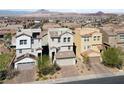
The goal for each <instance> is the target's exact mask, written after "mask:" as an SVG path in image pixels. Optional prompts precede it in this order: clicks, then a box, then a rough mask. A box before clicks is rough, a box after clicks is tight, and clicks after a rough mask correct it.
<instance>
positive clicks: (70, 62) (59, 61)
mask: <svg viewBox="0 0 124 93" xmlns="http://www.w3.org/2000/svg"><path fill="white" fill-rule="evenodd" d="M75 62H76V61H75V58H71V59H57V60H56V63H57V64H58V65H59V66H69V65H75Z"/></svg>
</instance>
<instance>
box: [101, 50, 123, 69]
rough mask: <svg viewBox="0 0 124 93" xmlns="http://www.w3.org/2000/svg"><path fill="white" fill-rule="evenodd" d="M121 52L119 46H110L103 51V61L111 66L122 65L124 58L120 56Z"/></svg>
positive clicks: (118, 66)
mask: <svg viewBox="0 0 124 93" xmlns="http://www.w3.org/2000/svg"><path fill="white" fill-rule="evenodd" d="M120 55H121V52H120V50H119V49H117V48H108V49H107V50H104V51H103V53H102V59H103V63H104V64H105V65H107V66H111V67H117V68H121V67H122V60H121V58H120Z"/></svg>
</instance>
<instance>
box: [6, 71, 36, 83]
mask: <svg viewBox="0 0 124 93" xmlns="http://www.w3.org/2000/svg"><path fill="white" fill-rule="evenodd" d="M35 79H36V69H32V70H21V71H20V72H19V74H18V75H17V76H16V77H15V78H13V79H12V80H9V81H7V82H5V83H7V84H17V83H26V82H33V81H35Z"/></svg>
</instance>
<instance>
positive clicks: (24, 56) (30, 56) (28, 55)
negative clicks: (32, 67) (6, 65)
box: [14, 53, 36, 63]
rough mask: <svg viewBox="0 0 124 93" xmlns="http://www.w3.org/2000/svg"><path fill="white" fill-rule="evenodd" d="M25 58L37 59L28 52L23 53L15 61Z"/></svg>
mask: <svg viewBox="0 0 124 93" xmlns="http://www.w3.org/2000/svg"><path fill="white" fill-rule="evenodd" d="M24 58H32V59H35V60H36V56H35V55H33V54H29V53H27V54H24V55H21V56H19V57H17V58H16V59H15V61H14V62H15V63H16V62H18V61H20V60H22V59H24Z"/></svg>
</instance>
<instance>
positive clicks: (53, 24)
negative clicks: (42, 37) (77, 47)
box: [43, 23, 61, 31]
mask: <svg viewBox="0 0 124 93" xmlns="http://www.w3.org/2000/svg"><path fill="white" fill-rule="evenodd" d="M49 28H61V26H60V25H59V24H56V23H45V24H44V25H43V30H44V31H48V29H49Z"/></svg>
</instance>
